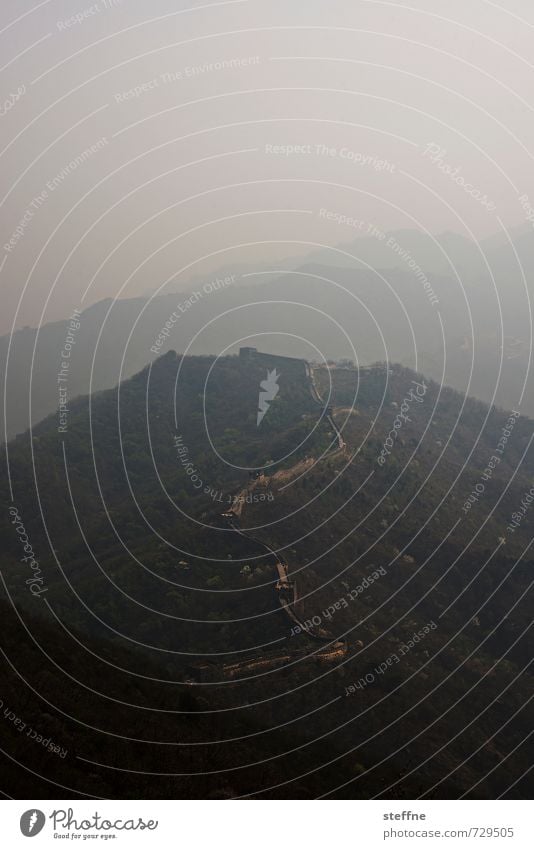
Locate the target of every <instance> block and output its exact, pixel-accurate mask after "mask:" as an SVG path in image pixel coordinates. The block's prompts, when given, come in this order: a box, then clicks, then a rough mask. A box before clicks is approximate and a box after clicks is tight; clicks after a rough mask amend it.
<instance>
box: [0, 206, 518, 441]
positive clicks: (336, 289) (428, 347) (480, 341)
mask: <svg viewBox="0 0 534 849" xmlns="http://www.w3.org/2000/svg"><path fill="white" fill-rule="evenodd" d="M355 220H356V219H355ZM347 229H349V228H348V227H347ZM532 281H534V244H533V239H532V233H531V231H530V229H529V228H522V229H520V230H517V231H514V233H513V241H509V240H508V239H507V237H506V236H504V235H502V236H495V237H493V238H491V239H488V240H485V241H484V242H483V243H481V244H476V243H475V242H470V241H469V240H467V239H465V238H463V237H461V236H459V235H456V234H454V233H445V234H442V235H440V236H439V237H436V238H435V237H433V236H430V235H427V234H424V233H422V232H418V231H414V230H403V231H397V232H394V233H382V232H381V231H380V230H379V229H378V228H374V231H373V235H372V236H371V237H367V238H358V239H357V240H356V241H354V240H353V241H348V242H346V243H342V244H341V245H340V246H339V247H338V248H334V249H332V248H325V249H324V250H318V251H313V252H311V253H310V254H309V255H307V256H305V257H302V256H301V257H291V258H289V259H288V260H287V262H285V263H283V264H281V266H280V268H278V269H276V268H275V269H273V268H261V267H260V268H256V269H254V270H253V269H252V267H251V266H246V267H242V268H235V269H234V270H232V269H230V268H228V267H224V268H222V269H221V271H220V272H219V274H217V275H213V276H211V277H209V278H207V279H206V278H197V279H193V280H192V282H191V287H190V291H189V292H180V293H166V292H162V293H160V294H153V295H152V296H149V295H147V296H146V297H143V298H133V299H124V300H118V301H113V300H111V299H107V300H103V301H100V302H98V303H96V304H93V305H92V306H90V307H89V308H87V309H85V310H83V309H81V308H78V309H80V313H81V314H80V315H79V316H78V315H77V314H75V313H73V315H74V321H71V319H70V318H66V321H62V322H54V323H52V324H45V325H43V326H42V327H41V328H40V329H39V330H36V329H34V328H24V329H22V330H19V331H17V332H16V333H14V334H13V335H12V336H11V337H10V336H4V337H2V338H1V339H0V362H1V369H2V376H3V378H4V385H5V387H6V391H5V425H6V432H7V437H8V438H9V437H11V436H13V435H14V434H16V433H20V432H22V431H24V430H25V429H26V428H27V427H29V426H30V424H35V423H36V422H38V421H40V420H41V419H42V418H43V417H44V416H46V415H48V414H49V413H52V412H54V411H55V410H56V409H58V406H59V404H60V403H63V404H64V403H65V401H66V400H67V399H73V398H74V397H76V396H78V395H82V394H86V393H87V392H94V391H99V390H102V389H107V388H110V387H112V386H115V385H116V384H117V383H118V382H119V381H120V380H122V379H125V378H127V377H129V376H131V375H132V374H134V373H135V372H136V371H138V370H139V369H140V368H142V367H143V366H144V365H146V364H147V363H149V362H151V361H152V360H153V359H154V358H155V357H156V356H158V355H159V354H162V353H165V351H166V350H168V349H169V348H170V347H172V348H174V349H176V350H178V351H180V352H183V353H188V354H213V353H215V354H218V353H220V352H227V353H235V352H236V350H237V347H238V344H236V343H235V339H236V338H237V337H238V336H239V332H238V331H239V327H240V326H242V325H244V323H245V322H244V319H245V318H246V327H247V335H250V336H254V335H255V334H258V333H260V334H264V335H263V336H262V349H263V350H265V351H272V352H277V353H285V354H288V355H291V356H304V357H307V358H309V359H313V360H317V361H321V360H323V359H324V360H328V359H341V358H346V359H350V360H352V361H354V362H355V363H357V364H359V365H360V366H361V365H365V364H369V363H372V362H375V361H384V360H388V361H390V362H399V363H402V364H404V365H406V366H408V367H410V368H414V369H416V370H418V371H420V372H422V373H424V374H426V375H427V376H429V377H432V378H434V379H435V380H438V381H439V382H444V383H445V384H448V385H450V386H452V387H453V388H455V389H457V390H459V391H460V392H464V393H467V394H469V395H472V396H474V397H477V398H479V399H481V400H483V401H484V402H486V403H489V404H491V403H495V404H496V405H498V406H500V407H503V408H506V409H510V408H512V407H518V406H520V407H521V411H522V412H524V413H526V414H528V415H534V401H533V400H532V399H533V398H534V393H533V392H532V388H533V385H534V384H533V382H532V377H531V373H530V349H531V313H530V310H531V296H532V291H533V288H534V287H533V282H532ZM236 330H237V332H236ZM246 338H247V337H246V336H245V337H244V339H243V341H242V344H245V345H246V344H247V342H246ZM310 339H311V340H313V345H311V344H309V343H308V342H307V341H306V340H310ZM65 343H67V349H68V350H65ZM228 346H230V347H228ZM227 348H228V350H227V351H226V349H227ZM62 353H63V354H68V355H69V356H68V357H67V358H65V356H62ZM65 362H67V366H68V368H67V370H65V369H64V370H63V374H62V363H65ZM62 376H63V378H64V379H63V381H61V377H62ZM58 378H59V379H58ZM61 385H62V386H63V393H62V396H61V398H60V395H59V387H60V386H61ZM4 436H5V435H4Z"/></svg>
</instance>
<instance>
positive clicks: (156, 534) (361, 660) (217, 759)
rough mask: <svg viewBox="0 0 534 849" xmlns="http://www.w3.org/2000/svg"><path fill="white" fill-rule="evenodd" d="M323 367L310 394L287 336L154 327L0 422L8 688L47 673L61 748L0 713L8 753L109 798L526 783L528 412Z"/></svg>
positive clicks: (410, 790)
mask: <svg viewBox="0 0 534 849" xmlns="http://www.w3.org/2000/svg"><path fill="white" fill-rule="evenodd" d="M273 369H276V371H277V375H278V376H277V380H278V384H277V385H278V392H277V393H276V395H275V397H273V398H272V399H271V400H270V401H269V407H268V410H267V413H266V415H265V417H264V419H263V421H262V422H261V424H260V425H259V426H258V424H257V411H258V398H259V390H260V383H261V382H262V381H264V380H265V378H266V374H267V371H272V370H273ZM330 376H331V378H332V398H331V404H330V407H331V409H330V410H329V411H328V412H327V411H326V410H325V409H322V407H321V405H320V404H319V403H318V402H317V401H316V400H314V398H313V397H312V388H311V385H310V383H309V381H308V377H307V372H306V368H305V365H304V363H303V362H302V361H299V360H291V359H288V358H281V357H276V358H274V357H265V356H263V355H257V356H252V357H250V358H239V357H226V358H222V359H217V360H216V359H215V358H213V357H192V358H185V359H184V358H179V357H177V356H176V355H175V354H174V353H170V354H167V355H166V356H164V357H162V358H160V359H159V360H158V361H157V362H156V363H155V364H154V365H153V366H152V367H151V368H150V369H145V370H144V371H142V372H140V373H139V374H138V375H136V376H135V377H134V378H132V379H131V380H129V381H126V382H125V383H123V384H121V386H120V388H119V390H113V391H108V392H105V393H101V394H98V395H94V396H93V397H92V398H91V399H87V398H84V399H80V400H79V401H77V402H75V403H74V404H72V405H71V409H70V411H69V414H68V420H67V429H66V432H58V420H57V417H55V416H54V417H51V418H49V419H47V420H45V421H44V422H42V423H41V424H40V425H39V426H38V427H37V428H36V429H35V430H34V432H33V438H32V440H31V441H30V436H29V435H28V434H25V435H23V436H21V437H18V438H17V439H16V440H14V441H13V442H11V443H10V444H9V445H8V447H7V454H5V456H4V462H5V461H7V460H8V461H9V465H8V466H6V469H7V468H8V469H9V473H10V481H11V486H12V491H13V500H11V496H10V492H9V480H8V478H7V476H6V478H5V480H4V483H3V496H4V503H5V505H6V509H5V510H4V512H3V514H2V516H1V520H0V534H1V542H2V549H1V550H2V554H1V557H0V567H1V572H2V577H3V579H4V582H5V590H3V598H4V604H3V613H4V617H3V618H4V621H5V634H4V642H3V645H4V646H5V653H6V656H5V658H4V661H5V666H4V669H5V676H6V678H5V682H6V683H5V688H4V692H5V694H6V695H7V698H4V702H5V703H6V705H9V707H10V710H11V711H14V712H15V714H16V715H17V716H22V717H23V718H25V717H26V716H28V717H30V719H29V720H25V721H27V722H30V723H35V722H36V720H35V717H36V716H38V715H39V711H40V709H41V705H42V704H43V702H42V698H43V697H44V698H46V700H47V701H48V702H50V705H49V706H48V707H47V708H45V715H44V721H43V731H44V732H45V735H46V736H49V737H51V738H53V739H54V740H55V739H56V738H59V739H60V740H66V741H68V743H69V745H68V747H67V748H69V752H70V751H73V752H74V753H75V756H74V758H71V756H70V755H69V758H68V759H65V761H64V762H63V761H62V760H61V758H59V760H58V758H57V756H54V757H55V760H54V759H52V760H50V758H48V753H47V752H46V751H44V750H43V751H41V749H37V747H35V746H34V747H33V748H31V747H30V748H28V746H27V745H26V744H25V741H24V739H23V737H20V736H17V734H15V733H14V732H13V729H12V726H11V725H10V724H9V721H7V720H6V722H5V723H3V724H2V726H1V732H0V733H1V734H2V741H3V742H2V748H4V749H5V751H6V752H8V753H12V755H13V757H16V758H17V759H20V760H21V761H22V762H23V763H27V764H34V766H35V767H36V771H37V773H38V774H39V775H41V774H43V773H44V774H46V775H48V776H49V777H51V778H53V779H54V780H56V778H58V777H59V776H61V775H63V776H64V777H66V779H68V782H67V783H72V786H73V787H75V788H76V792H80V793H82V792H87V793H89V794H92V795H103V796H106V795H110V796H113V795H124V796H127V797H130V798H139V797H142V796H143V795H148V796H152V797H156V798H157V797H161V796H169V797H170V798H174V797H176V796H178V797H181V796H183V797H184V798H188V797H197V796H200V797H202V796H204V795H208V796H218V795H220V796H223V797H230V796H238V795H244V794H251V795H256V794H259V795H260V796H261V797H262V796H265V797H269V796H276V797H280V798H300V797H306V798H309V797H313V796H318V795H322V794H326V793H328V794H332V795H333V796H336V797H339V798H341V797H348V798H357V797H362V798H369V797H371V796H375V795H377V794H384V795H386V796H389V797H391V798H414V797H416V796H419V795H422V794H428V795H429V796H431V797H436V798H441V797H444V796H445V797H454V798H455V797H458V796H460V795H462V794H464V793H465V794H467V795H468V796H469V795H472V796H473V797H477V798H486V797H490V798H493V797H495V796H497V795H500V794H501V793H506V792H507V790H508V788H509V787H510V786H511V785H513V790H512V791H510V792H511V795H512V796H518V797H525V796H528V794H529V792H530V788H529V779H528V777H527V770H528V766H529V763H530V760H529V751H528V740H527V738H528V734H529V732H530V728H529V708H528V704H529V699H530V698H531V695H532V684H533V680H532V675H531V671H530V667H529V664H530V661H531V656H532V652H531V637H530V631H529V629H530V625H531V620H532V616H531V605H532V597H531V593H530V583H531V580H532V566H533V563H534V557H533V555H532V553H531V550H530V547H529V544H530V539H531V537H532V528H533V521H534V511H531V510H530V501H525V494H526V493H528V492H529V490H530V488H531V486H532V477H533V473H534V461H533V456H532V448H531V447H530V440H531V439H532V434H533V423H532V421H530V420H528V419H525V418H522V417H519V418H517V417H512V418H511V417H510V414H508V413H505V412H503V411H500V410H497V409H491V410H489V409H488V408H487V407H486V406H484V405H483V404H481V403H479V402H475V401H472V400H467V401H465V399H464V398H463V397H462V396H460V395H459V394H457V393H455V392H453V391H452V390H450V389H447V388H440V387H439V386H438V385H437V384H434V383H432V382H430V381H428V380H426V379H425V378H424V377H422V376H421V375H416V374H414V373H413V372H410V371H409V370H407V369H404V368H402V367H397V366H395V367H391V368H389V369H385V368H382V367H380V368H376V369H370V370H365V371H361V372H360V374H359V375H358V374H356V373H355V372H354V371H351V370H346V369H345V370H341V369H336V368H332V369H331V370H330ZM328 377H329V376H328V374H326V371H325V370H321V369H318V370H317V371H316V374H315V379H316V383H317V386H318V387H319V391H320V392H321V393H322V394H323V396H326V394H327V389H326V387H327V382H328ZM354 397H355V399H356V400H355V402H354V403H353V398H354ZM401 413H403V414H404V417H403V418H401V419H399V416H400V414H401ZM329 416H330V418H328V417H329ZM399 421H400V425H399V426H398V427H395V422H397V423H399ZM336 427H337V428H338V429H340V430H341V431H342V433H343V438H344V442H345V445H344V446H343V447H341V448H339V447H338V442H337V440H336V438H335V433H334V431H335V429H336ZM504 432H507V433H508V436H507V437H506V441H505V442H503V441H502V440H503V433H504ZM391 434H394V436H391ZM388 439H389V440H390V442H388ZM499 446H501V447H500V448H499ZM386 449H387V450H386ZM501 449H502V450H501ZM496 451H500V452H501V453H499V454H498V455H496ZM495 456H498V457H499V462H498V463H494V465H493V467H492V468H491V469H490V468H489V464H490V460H491V458H492V457H495ZM381 458H382V459H381ZM249 467H252V468H253V470H255V471H254V473H253V474H252V475H250V474H249ZM260 472H265V474H260ZM481 481H484V486H483V488H482V490H480V485H481ZM199 483H200V485H199ZM477 487H479V489H478V490H477ZM473 492H478V497H477V499H476V500H474V501H471V502H470V501H469V495H470V493H473ZM238 494H239V496H240V498H241V499H242V500H241V502H238V501H236V500H235V497H236V496H237V495H238ZM531 500H532V499H531ZM522 502H523V503H524V504H525V505H526V506H525V508H524V509H523V508H521V504H522ZM467 504H469V506H468V507H466V505H467ZM232 508H233V510H234V513H235V514H236V515H234V516H233V518H230V519H229V518H228V517H224V516H223V515H222V514H224V513H228V511H229V510H230V509H232ZM514 516H515V517H516V518H515V519H514ZM518 516H519V517H520V518H519V519H517V517H518ZM239 531H241V532H242V533H240V532H239ZM25 545H26V546H29V548H26V549H25V548H24V546H25ZM273 551H274V552H278V554H275V553H273ZM23 556H26V557H27V560H26V561H24V560H21V558H22V557H23ZM32 558H34V560H32ZM277 558H278V564H279V566H280V564H282V566H283V567H284V568H286V567H287V569H288V578H287V580H288V582H290V583H288V584H287V586H286V587H285V588H284V586H283V585H282V586H280V582H281V578H280V573H279V572H278V570H277V567H276V562H277ZM37 561H38V563H37ZM32 565H33V566H34V568H33V569H32ZM280 568H281V567H280ZM277 582H278V587H277V586H276V584H277ZM293 593H295V594H296V595H294V594H293ZM281 600H284V601H285V603H286V604H288V605H289V609H290V610H291V611H292V613H293V615H294V616H295V617H296V619H291V618H290V616H289V615H288V613H287V609H286V610H284V609H283V605H282V603H281ZM11 602H13V603H14V604H15V606H16V608H17V610H18V611H20V612H21V615H22V617H23V618H24V621H25V622H26V624H27V626H28V629H29V631H30V632H31V634H33V635H34V637H35V641H34V640H32V638H31V636H30V635H29V634H28V631H26V630H25V629H24V628H23V626H21V624H20V622H19V621H18V619H17V617H16V615H15V614H14V612H13V610H12V609H11ZM295 622H299V623H301V624H302V623H305V622H312V623H313V629H309V630H308V629H307V628H306V627H304V628H302V627H301V626H300V625H299V627H295ZM61 623H62V624H61ZM414 635H415V636H414ZM80 643H81V644H83V645H84V646H86V648H83V647H82V646H81V645H80ZM43 650H45V651H46V654H47V655H48V657H47V656H46V655H45V654H43ZM14 657H17V664H16V665H15V666H16V669H17V671H18V672H19V674H20V676H21V678H17V673H16V672H15V670H14V669H12V668H11V667H10V666H9V662H8V660H7V659H11V660H13V658H14ZM101 658H103V659H104V660H102V659H101ZM106 661H107V662H106ZM110 664H115V666H118V667H120V669H119V670H116V669H115V668H114V666H112V665H111V666H110ZM58 667H59V668H58ZM62 670H64V671H62ZM121 670H122V671H121ZM65 673H68V674H69V675H71V676H72V678H75V679H79V680H80V681H81V682H82V684H85V688H84V687H83V686H82V685H80V684H79V683H76V681H73V680H72V678H68V677H66V674H65ZM22 679H26V680H28V681H29V682H31V684H32V685H33V686H34V687H35V690H36V692H33V691H31V690H29V689H28V687H26V686H24V687H21V686H20V681H21V680H22ZM2 698H3V697H2ZM117 700H118V701H119V702H122V703H124V704H118V701H117ZM144 707H146V708H148V710H147V711H144V710H143V708H144ZM61 711H63V713H61ZM175 711H179V713H178V714H176V715H175V713H174V712H175ZM64 714H70V715H74V716H75V717H76V719H77V720H79V722H76V721H75V720H74V721H73V720H69V719H67V718H66V717H65V715H64ZM84 723H85V724H84ZM88 726H89V728H88ZM94 728H97V729H99V730H98V731H95V730H94ZM102 730H105V731H107V732H108V733H107V735H106V734H103V733H102ZM115 733H120V734H124V736H125V737H127V738H132V740H133V741H139V740H140V739H141V740H145V741H149V742H145V743H139V742H132V741H131V740H127V741H124V740H122V739H118V738H115V737H113V738H112V739H111V741H110V735H111V734H115ZM235 738H239V740H236V739H235ZM154 741H156V742H157V744H156V745H155V744H154ZM231 741H234V742H231ZM162 742H173V743H174V742H180V743H183V744H185V745H184V747H183V748H182V749H180V750H179V751H178V750H177V749H176V748H174V747H162V746H161V745H160V744H161V743H162ZM204 743H207V745H204ZM512 750H515V753H514V756H513V757H510V758H508V757H507V755H508V754H509V753H510V752H512ZM79 758H82V759H85V760H81V761H80V760H79ZM59 761H61V764H60V763H59ZM86 761H89V762H91V765H90V767H89V769H88V770H86V769H84V766H83V764H85V763H86ZM464 761H465V763H464ZM95 762H97V763H100V764H104V765H105V766H101V767H97V766H94V763H95ZM258 762H260V763H261V766H255V764H256V763H258ZM264 762H265V763H264ZM18 769H19V768H17V770H18ZM218 770H219V771H220V770H222V772H217V774H216V775H214V776H213V777H210V776H203V777H202V778H190V777H189V778H186V777H181V778H172V779H169V778H167V777H166V775H163V776H161V775H160V776H159V777H156V776H148V777H147V775H145V773H149V774H150V773H164V774H166V773H169V774H174V773H205V772H210V771H218ZM524 775H525V777H524V778H523V776H524ZM28 776H29V774H27V773H25V772H24V770H20V772H18V771H17V792H18V793H20V795H21V796H24V797H31V796H33V797H36V798H38V797H39V795H40V794H42V795H43V796H46V795H48V796H49V795H50V790H49V788H48V787H47V785H46V784H44V783H43V782H42V780H41V779H40V778H39V779H35V780H34V779H32V778H30V777H28ZM486 776H487V777H486ZM52 795H54V794H52Z"/></svg>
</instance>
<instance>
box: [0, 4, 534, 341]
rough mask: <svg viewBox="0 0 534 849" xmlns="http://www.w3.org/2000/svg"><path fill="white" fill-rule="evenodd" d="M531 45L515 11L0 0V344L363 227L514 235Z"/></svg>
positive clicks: (361, 231)
mask: <svg viewBox="0 0 534 849" xmlns="http://www.w3.org/2000/svg"><path fill="white" fill-rule="evenodd" d="M533 37H534V8H533V7H532V3H531V0H507V2H506V3H496V2H487V1H486V0H469V2H468V3H466V2H465V0H462V2H460V1H459V0H452V1H451V0H448V2H444V0H412V2H374V0H365V2H361V0H343V1H342V2H341V1H340V0H337V2H336V0H325V1H324V2H319V0H306V2H296V0H293V2H287V0H286V2H279V0H269V2H266V0H237V2H221V3H219V2H211V3H208V2H197V3H194V2H188V3H186V2H170V0H151V2H150V3H147V2H141V0H137V2H134V0H122V2H118V0H97V2H95V3H93V4H92V3H91V2H87V0H80V2H73V0H68V1H67V0H63V2H60V0H45V2H38V3H34V4H31V3H29V2H25V0H22V2H21V0H3V2H2V9H1V12H0V39H1V45H2V50H1V53H0V56H1V59H0V62H1V65H2V69H1V77H2V85H1V92H2V94H1V97H0V104H1V109H0V139H1V141H0V149H1V157H2V166H1V175H2V179H1V196H2V197H1V203H2V219H1V220H2V240H1V243H2V244H1V248H0V263H3V265H2V266H1V268H2V270H1V274H0V283H1V286H2V304H3V309H2V313H1V317H0V322H1V323H0V332H3V333H4V332H7V331H9V329H10V328H11V327H12V325H13V323H15V325H16V326H19V327H20V326H22V325H24V324H31V325H37V324H38V323H40V322H43V321H45V322H46V321H51V320H54V319H57V318H60V317H64V316H66V315H68V314H69V312H70V311H71V310H72V309H74V308H75V307H77V308H80V307H84V306H87V305H89V304H90V303H92V302H94V301H96V300H99V299H101V298H103V297H118V296H120V297H124V296H126V295H128V296H132V295H137V294H141V293H145V292H147V291H153V290H154V289H157V288H158V287H160V286H163V287H164V289H165V288H166V289H167V290H169V289H170V290H172V289H175V290H177V289H180V288H181V287H186V286H187V284H188V280H189V279H190V278H191V277H192V276H193V275H195V276H196V275H198V274H206V275H209V274H210V272H212V271H213V270H214V269H217V268H219V267H221V266H224V267H229V268H231V267H232V264H235V265H239V264H242V263H246V264H247V265H250V264H252V265H254V263H258V262H261V263H265V262H268V263H270V262H273V263H276V261H277V260H280V259H281V258H283V257H285V256H290V255H295V254H297V253H299V252H302V253H305V252H307V250H309V249H310V250H311V248H312V247H313V245H316V244H317V245H335V244H338V243H340V242H347V241H349V240H351V239H353V238H357V237H360V236H363V235H366V234H367V233H368V228H370V227H373V226H375V227H377V228H379V229H380V230H381V231H385V230H388V229H393V228H395V229H396V228H403V227H412V228H413V227H415V228H421V229H428V230H430V231H432V232H434V233H440V232H443V231H446V230H454V231H457V232H458V233H461V234H463V235H466V236H469V235H470V236H473V237H475V238H477V239H479V238H483V237H485V236H487V235H489V234H492V233H495V232H499V231H500V230H501V229H502V228H503V227H506V228H511V227H512V228H513V227H517V226H520V225H524V224H525V222H526V220H527V217H528V215H529V213H530V214H531V215H532V217H533V218H534V209H531V207H532V208H534V167H533V166H534V143H533V142H534V139H533V127H534V121H533V110H534V98H533V96H532V92H534V59H532V43H533ZM529 205H530V206H529ZM321 210H322V212H321ZM341 216H346V217H351V218H352V219H353V221H351V222H344V221H343V219H342V218H341ZM307 245H309V248H308V247H307Z"/></svg>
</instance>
